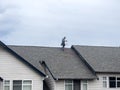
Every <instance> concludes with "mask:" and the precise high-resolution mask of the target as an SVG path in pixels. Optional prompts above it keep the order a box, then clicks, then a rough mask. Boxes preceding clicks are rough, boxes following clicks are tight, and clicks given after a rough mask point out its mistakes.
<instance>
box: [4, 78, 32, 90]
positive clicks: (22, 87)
mask: <svg viewBox="0 0 120 90" xmlns="http://www.w3.org/2000/svg"><path fill="white" fill-rule="evenodd" d="M10 88H13V89H11V90H32V81H31V80H13V86H10V81H9V80H5V82H4V90H10Z"/></svg>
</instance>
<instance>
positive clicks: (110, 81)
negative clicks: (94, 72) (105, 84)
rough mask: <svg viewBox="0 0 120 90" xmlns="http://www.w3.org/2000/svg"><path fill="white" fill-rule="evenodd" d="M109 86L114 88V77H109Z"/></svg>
mask: <svg viewBox="0 0 120 90" xmlns="http://www.w3.org/2000/svg"><path fill="white" fill-rule="evenodd" d="M109 86H110V88H116V77H109Z"/></svg>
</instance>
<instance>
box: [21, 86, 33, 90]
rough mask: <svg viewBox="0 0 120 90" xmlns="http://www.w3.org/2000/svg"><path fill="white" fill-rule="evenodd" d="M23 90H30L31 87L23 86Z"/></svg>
mask: <svg viewBox="0 0 120 90" xmlns="http://www.w3.org/2000/svg"><path fill="white" fill-rule="evenodd" d="M23 90H32V86H23Z"/></svg>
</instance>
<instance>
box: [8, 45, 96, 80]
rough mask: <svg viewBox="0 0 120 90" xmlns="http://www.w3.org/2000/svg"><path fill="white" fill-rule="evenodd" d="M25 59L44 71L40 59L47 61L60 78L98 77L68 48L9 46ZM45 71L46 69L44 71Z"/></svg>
mask: <svg viewBox="0 0 120 90" xmlns="http://www.w3.org/2000/svg"><path fill="white" fill-rule="evenodd" d="M8 47H9V48H10V49H12V50H13V51H15V52H16V53H17V54H19V55H20V56H22V57H23V58H24V59H25V60H27V61H28V62H29V63H31V64H32V65H33V66H35V67H36V68H37V69H38V70H40V71H43V69H42V67H41V66H40V64H39V61H45V62H46V64H47V65H48V67H49V69H50V70H51V72H52V73H53V75H54V76H55V77H56V78H58V79H93V78H96V77H95V76H94V75H93V74H92V72H91V71H90V70H89V69H88V68H87V67H86V66H85V64H84V63H83V62H82V61H81V60H80V58H79V57H78V56H77V55H76V54H75V52H74V51H73V50H72V49H70V48H66V49H65V51H63V50H62V49H61V48H55V47H39V46H8ZM43 72H44V71H43Z"/></svg>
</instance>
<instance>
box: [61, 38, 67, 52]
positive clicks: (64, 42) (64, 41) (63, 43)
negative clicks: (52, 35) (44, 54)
mask: <svg viewBox="0 0 120 90" xmlns="http://www.w3.org/2000/svg"><path fill="white" fill-rule="evenodd" d="M66 42H67V40H66V37H64V38H63V39H62V43H61V46H62V48H63V50H64V47H65V45H66Z"/></svg>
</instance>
